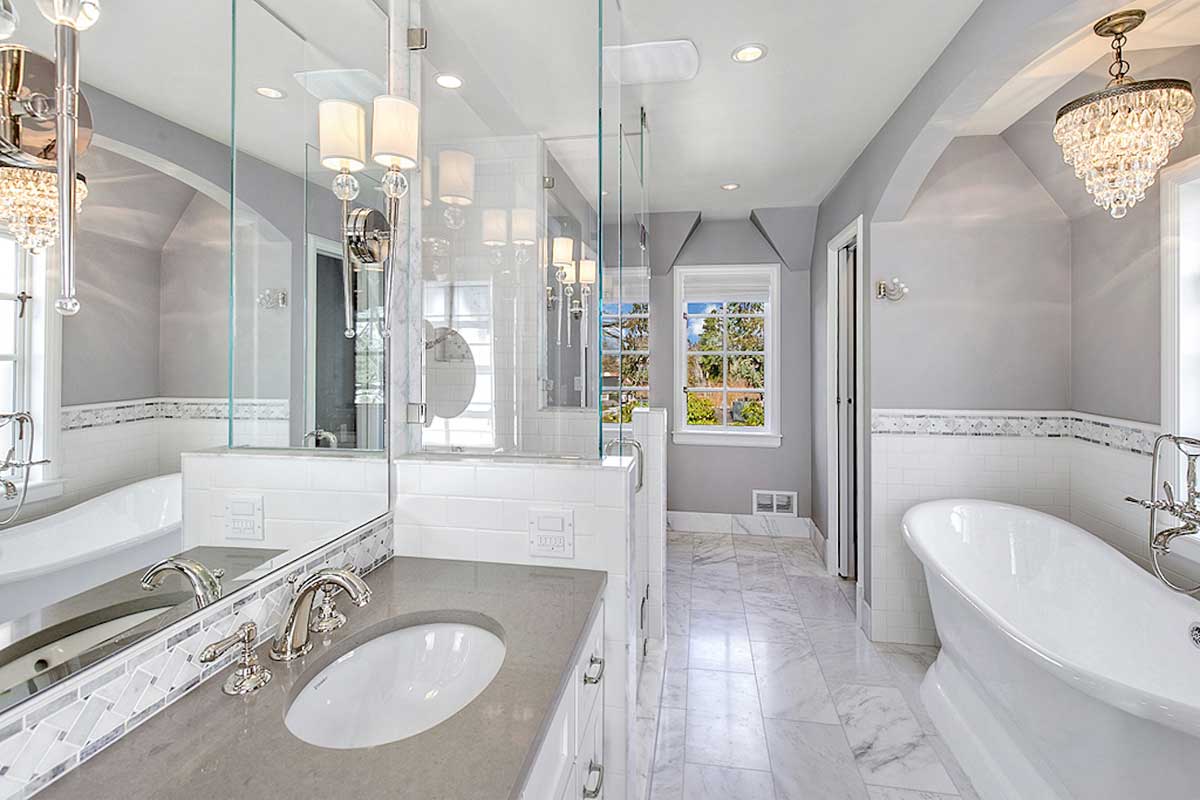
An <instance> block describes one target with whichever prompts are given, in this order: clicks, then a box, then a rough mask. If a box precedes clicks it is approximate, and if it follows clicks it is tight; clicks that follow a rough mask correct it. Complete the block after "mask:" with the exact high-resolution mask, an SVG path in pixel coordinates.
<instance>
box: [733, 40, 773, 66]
mask: <svg viewBox="0 0 1200 800" xmlns="http://www.w3.org/2000/svg"><path fill="white" fill-rule="evenodd" d="M766 54H767V46H766V45H765V44H756V43H753V42H752V43H750V44H743V45H739V46H738V47H737V49H735V50H734V51H733V56H732V57H733V60H734V61H736V62H737V63H739V64H752V63H754V62H755V61H758V60H760V59H762V58H763V57H764V56H766Z"/></svg>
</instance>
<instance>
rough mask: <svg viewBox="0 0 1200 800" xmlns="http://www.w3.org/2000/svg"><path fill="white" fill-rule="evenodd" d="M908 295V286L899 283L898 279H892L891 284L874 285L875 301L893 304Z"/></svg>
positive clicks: (885, 282) (884, 282) (880, 283)
mask: <svg viewBox="0 0 1200 800" xmlns="http://www.w3.org/2000/svg"><path fill="white" fill-rule="evenodd" d="M907 294H908V284H906V283H904V282H903V281H901V280H900V279H899V278H892V282H891V283H888V282H887V281H880V282H879V283H877V284H875V299H876V300H891V301H892V302H893V303H898V302H900V301H901V300H903V299H904V297H905V295H907Z"/></svg>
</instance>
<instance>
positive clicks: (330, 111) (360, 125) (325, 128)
mask: <svg viewBox="0 0 1200 800" xmlns="http://www.w3.org/2000/svg"><path fill="white" fill-rule="evenodd" d="M366 117H367V114H366V112H365V111H364V110H363V107H362V106H360V105H359V104H358V103H352V102H350V101H349V100H322V101H321V102H320V104H319V105H318V106H317V137H318V139H319V140H320V151H321V166H323V167H325V168H326V169H332V170H338V171H340V170H348V171H350V172H358V171H359V170H360V169H362V168H363V167H364V166H366V162H367V156H366V150H367V141H366V139H367V135H366V126H367V123H366Z"/></svg>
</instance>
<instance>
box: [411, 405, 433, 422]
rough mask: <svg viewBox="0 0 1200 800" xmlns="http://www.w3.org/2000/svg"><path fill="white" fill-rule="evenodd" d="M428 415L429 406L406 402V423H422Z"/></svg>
mask: <svg viewBox="0 0 1200 800" xmlns="http://www.w3.org/2000/svg"><path fill="white" fill-rule="evenodd" d="M428 416H429V406H428V405H426V404H425V403H409V404H408V424H409V425H424V424H425V422H426V420H427V419H428Z"/></svg>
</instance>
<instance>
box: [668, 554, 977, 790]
mask: <svg viewBox="0 0 1200 800" xmlns="http://www.w3.org/2000/svg"><path fill="white" fill-rule="evenodd" d="M667 537H668V538H667V589H666V595H667V597H666V601H667V619H668V641H667V648H666V653H665V658H664V660H663V664H662V669H663V670H664V672H663V678H662V685H661V693H656V694H658V697H659V704H660V708H659V714H658V715H657V716H658V730H657V736H656V737H655V745H654V746H655V748H656V750H655V760H654V769H653V774H652V776H650V777H651V789H650V798H651V800H684V798H686V800H949V798H956V797H957V798H963V799H964V800H977V795H976V794H975V791H974V790H973V789H972V788H971V784H970V781H969V780H968V779H967V777H966V776H965V775H964V774H963V773H962V770H961V769H960V768H959V767H958V765H957V763H956V762H955V761H954V757H953V756H952V755H951V754H950V752H949V750H948V748H947V747H946V745H945V743H944V742H943V741H942V740H941V737H940V736H938V734H937V730H936V729H935V728H934V727H933V725H932V723H931V722H930V721H929V717H928V715H927V714H926V713H925V711H924V709H923V708H922V706H921V701H920V697H919V694H918V687H919V686H920V682H921V680H922V678H923V677H924V674H925V670H926V669H927V668H928V666H929V665H930V664H931V663H932V662H933V659H934V657H935V656H936V655H937V650H936V649H935V648H932V647H917V646H911V645H888V644H875V643H872V642H871V641H869V640H868V639H867V638H866V636H865V635H864V634H863V633H862V631H861V630H859V629H858V628H857V626H856V625H855V622H854V611H853V607H852V598H853V596H854V595H853V588H854V587H853V584H852V583H849V582H847V581H840V580H838V579H836V578H831V577H829V576H828V575H827V573H826V571H825V568H824V566H823V565H822V564H821V562H820V560H819V558H818V557H817V554H816V551H815V550H814V549H813V546H812V543H811V542H810V541H808V540H805V539H782V538H768V537H763V536H738V535H728V534H693V533H682V532H676V531H671V532H669V533H668V535H667Z"/></svg>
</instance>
